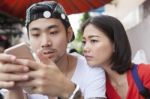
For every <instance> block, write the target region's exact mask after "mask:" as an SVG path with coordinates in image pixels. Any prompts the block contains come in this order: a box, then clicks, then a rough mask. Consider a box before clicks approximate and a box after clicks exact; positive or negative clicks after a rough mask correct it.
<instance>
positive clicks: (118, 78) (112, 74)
mask: <svg viewBox="0 0 150 99" xmlns="http://www.w3.org/2000/svg"><path fill="white" fill-rule="evenodd" d="M103 69H104V70H105V72H106V77H107V79H108V80H109V81H110V82H111V83H114V84H115V85H120V84H122V83H124V81H125V78H126V73H124V74H119V73H117V72H116V71H114V70H112V69H111V66H105V67H103Z"/></svg>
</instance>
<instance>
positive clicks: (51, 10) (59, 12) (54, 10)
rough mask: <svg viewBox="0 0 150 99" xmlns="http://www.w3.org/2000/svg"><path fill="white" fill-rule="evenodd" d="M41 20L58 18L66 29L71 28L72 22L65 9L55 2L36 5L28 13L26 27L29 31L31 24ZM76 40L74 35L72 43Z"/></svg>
mask: <svg viewBox="0 0 150 99" xmlns="http://www.w3.org/2000/svg"><path fill="white" fill-rule="evenodd" d="M39 18H47V19H48V18H56V19H59V20H61V22H62V23H63V25H64V27H65V29H66V30H67V29H68V27H70V26H71V25H70V22H69V19H68V16H67V14H66V12H65V10H64V8H63V7H62V6H61V5H60V4H59V3H57V2H55V1H43V2H38V3H34V4H33V5H31V6H30V7H29V8H28V9H27V11H26V24H25V25H26V27H27V29H28V26H29V24H30V23H31V22H32V21H34V20H37V19H39ZM72 40H74V35H73V37H72V39H71V41H72Z"/></svg>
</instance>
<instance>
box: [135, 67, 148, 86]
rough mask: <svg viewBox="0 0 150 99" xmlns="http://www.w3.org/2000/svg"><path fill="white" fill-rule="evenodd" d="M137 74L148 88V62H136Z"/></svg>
mask: <svg viewBox="0 0 150 99" xmlns="http://www.w3.org/2000/svg"><path fill="white" fill-rule="evenodd" d="M138 74H139V76H140V79H141V80H142V81H143V83H144V85H146V86H147V87H148V88H150V64H138Z"/></svg>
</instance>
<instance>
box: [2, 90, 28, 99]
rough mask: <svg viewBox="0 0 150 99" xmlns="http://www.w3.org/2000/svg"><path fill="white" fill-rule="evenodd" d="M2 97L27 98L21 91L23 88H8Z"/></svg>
mask: <svg viewBox="0 0 150 99" xmlns="http://www.w3.org/2000/svg"><path fill="white" fill-rule="evenodd" d="M4 99H27V96H26V95H25V94H24V93H23V90H22V89H20V88H17V90H8V91H7V92H5V93H4Z"/></svg>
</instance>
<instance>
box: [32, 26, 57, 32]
mask: <svg viewBox="0 0 150 99" xmlns="http://www.w3.org/2000/svg"><path fill="white" fill-rule="evenodd" d="M53 28H58V25H50V26H48V27H46V30H50V29H53ZM40 30H41V29H40V28H37V27H33V28H31V29H30V31H40Z"/></svg>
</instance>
